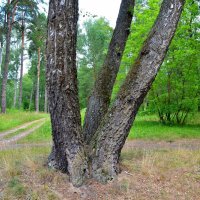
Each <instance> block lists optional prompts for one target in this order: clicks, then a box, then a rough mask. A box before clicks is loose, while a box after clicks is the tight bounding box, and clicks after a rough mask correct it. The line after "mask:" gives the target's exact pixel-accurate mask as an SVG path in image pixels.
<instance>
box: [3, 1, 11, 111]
mask: <svg viewBox="0 0 200 200" xmlns="http://www.w3.org/2000/svg"><path fill="white" fill-rule="evenodd" d="M8 4H10V0H8ZM10 16H11V13H10V11H8V13H7V32H6V54H5V64H4V66H3V67H4V68H3V80H2V90H1V112H2V113H5V112H6V85H7V79H8V66H9V61H10V40H11V20H10Z"/></svg>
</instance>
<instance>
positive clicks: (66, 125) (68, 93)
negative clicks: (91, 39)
mask: <svg viewBox="0 0 200 200" xmlns="http://www.w3.org/2000/svg"><path fill="white" fill-rule="evenodd" d="M77 20H78V0H62V1H60V0H50V3H49V15H48V39H47V72H46V77H47V89H48V100H49V111H50V115H51V123H52V133H53V143H54V146H53V149H52V150H53V151H52V154H51V156H52V157H53V160H51V161H49V165H51V164H52V163H56V166H57V167H58V168H59V169H60V170H61V171H64V172H68V173H69V176H70V180H71V182H72V183H73V184H74V185H75V186H79V185H81V184H82V182H83V180H84V177H85V175H86V174H87V158H86V155H85V151H84V144H83V138H82V134H81V117H80V108H79V99H78V87H77V70H76V39H77Z"/></svg>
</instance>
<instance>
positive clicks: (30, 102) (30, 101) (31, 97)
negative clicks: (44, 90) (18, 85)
mask: <svg viewBox="0 0 200 200" xmlns="http://www.w3.org/2000/svg"><path fill="white" fill-rule="evenodd" d="M33 92H34V85H33V86H32V90H31V95H30V100H29V111H31V104H32V99H33Z"/></svg>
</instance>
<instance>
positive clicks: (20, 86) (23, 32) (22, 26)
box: [19, 13, 25, 109]
mask: <svg viewBox="0 0 200 200" xmlns="http://www.w3.org/2000/svg"><path fill="white" fill-rule="evenodd" d="M21 28H22V46H21V68H20V78H19V109H20V108H21V106H22V91H23V88H22V79H23V70H24V36H25V35H24V34H25V23H24V13H22V25H21Z"/></svg>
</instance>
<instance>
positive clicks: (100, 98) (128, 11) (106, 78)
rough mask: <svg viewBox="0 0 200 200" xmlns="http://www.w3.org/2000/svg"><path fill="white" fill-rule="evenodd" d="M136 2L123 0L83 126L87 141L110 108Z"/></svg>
mask: <svg viewBox="0 0 200 200" xmlns="http://www.w3.org/2000/svg"><path fill="white" fill-rule="evenodd" d="M134 4H135V1H134V0H122V3H121V6H120V10H119V15H118V19H117V23H116V27H115V30H114V33H113V36H112V39H111V42H110V45H109V49H108V53H107V56H106V59H105V61H104V64H103V67H102V69H101V71H100V74H99V76H98V77H97V80H96V82H95V85H94V89H93V91H92V94H91V96H90V97H89V100H88V106H87V111H86V115H85V122H84V127H83V132H84V137H85V139H86V141H87V143H89V142H90V140H91V138H92V136H93V135H94V133H95V132H96V130H97V128H98V126H99V124H100V122H101V120H102V118H103V116H104V115H105V113H106V112H107V110H108V106H109V104H110V98H111V94H112V89H113V85H114V82H115V79H116V76H117V73H118V71H119V66H120V62H121V58H122V54H123V51H124V48H125V44H126V41H127V38H128V36H129V33H130V26H131V21H132V17H133V9H134Z"/></svg>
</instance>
